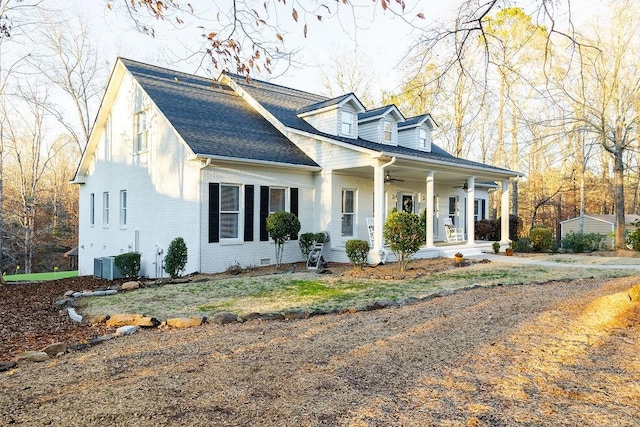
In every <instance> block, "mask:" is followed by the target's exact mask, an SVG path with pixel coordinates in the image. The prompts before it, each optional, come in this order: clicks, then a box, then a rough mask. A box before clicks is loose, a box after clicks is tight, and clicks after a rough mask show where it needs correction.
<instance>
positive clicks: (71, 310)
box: [67, 308, 82, 323]
mask: <svg viewBox="0 0 640 427" xmlns="http://www.w3.org/2000/svg"><path fill="white" fill-rule="evenodd" d="M67 313H69V317H70V318H71V320H73V321H74V322H78V323H80V322H82V316H80V315H79V314H78V313H76V310H75V309H74V308H67Z"/></svg>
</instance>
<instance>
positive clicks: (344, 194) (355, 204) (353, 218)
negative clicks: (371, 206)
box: [340, 188, 358, 239]
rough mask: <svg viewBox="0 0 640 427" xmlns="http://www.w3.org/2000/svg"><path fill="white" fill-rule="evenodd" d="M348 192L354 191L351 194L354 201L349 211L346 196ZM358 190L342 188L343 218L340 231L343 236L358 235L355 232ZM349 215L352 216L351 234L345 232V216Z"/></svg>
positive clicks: (351, 236) (341, 207)
mask: <svg viewBox="0 0 640 427" xmlns="http://www.w3.org/2000/svg"><path fill="white" fill-rule="evenodd" d="M347 193H352V196H351V201H352V205H353V206H351V209H352V210H351V211H347V210H345V207H346V203H345V202H346V196H347ZM356 197H357V191H356V190H354V189H353V188H343V189H342V193H341V203H340V211H341V220H340V233H341V236H342V237H343V238H345V239H346V238H353V237H355V235H356V232H355V228H356V221H355V219H356V206H358V204H357V200H356ZM347 217H351V234H347V233H345V218H347Z"/></svg>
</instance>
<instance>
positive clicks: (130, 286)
mask: <svg viewBox="0 0 640 427" xmlns="http://www.w3.org/2000/svg"><path fill="white" fill-rule="evenodd" d="M138 288H140V282H138V281H137V280H133V281H130V282H125V283H123V284H122V286H120V289H121V290H123V291H133V290H135V289H138Z"/></svg>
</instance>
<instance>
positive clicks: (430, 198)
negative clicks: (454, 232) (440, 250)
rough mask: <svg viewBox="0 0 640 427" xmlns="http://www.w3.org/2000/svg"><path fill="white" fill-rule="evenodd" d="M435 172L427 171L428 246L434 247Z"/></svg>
mask: <svg viewBox="0 0 640 427" xmlns="http://www.w3.org/2000/svg"><path fill="white" fill-rule="evenodd" d="M433 175H434V173H433V172H432V171H429V172H427V190H426V198H427V211H426V215H427V242H426V244H427V247H428V248H432V247H433V232H434V230H433V210H434V206H433V196H434V194H435V189H434V178H433Z"/></svg>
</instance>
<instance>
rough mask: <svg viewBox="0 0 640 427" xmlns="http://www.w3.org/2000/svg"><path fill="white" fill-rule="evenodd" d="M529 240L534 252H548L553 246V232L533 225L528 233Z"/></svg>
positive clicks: (541, 226)
mask: <svg viewBox="0 0 640 427" xmlns="http://www.w3.org/2000/svg"><path fill="white" fill-rule="evenodd" d="M529 239H530V240H531V246H532V248H533V251H534V252H538V253H540V252H549V250H550V249H551V245H552V244H553V231H552V230H551V228H549V227H547V226H546V225H543V224H539V225H534V226H533V228H531V231H529Z"/></svg>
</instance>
